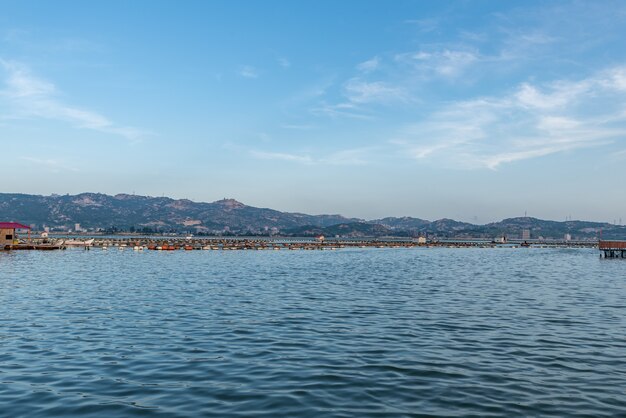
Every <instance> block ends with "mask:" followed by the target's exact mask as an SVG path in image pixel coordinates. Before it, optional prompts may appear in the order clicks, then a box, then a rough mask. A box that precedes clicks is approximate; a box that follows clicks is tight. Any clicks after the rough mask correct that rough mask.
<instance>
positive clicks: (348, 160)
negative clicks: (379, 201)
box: [248, 147, 373, 166]
mask: <svg viewBox="0 0 626 418" xmlns="http://www.w3.org/2000/svg"><path fill="white" fill-rule="evenodd" d="M372 150H373V149H372V148H368V147H364V148H354V149H346V150H340V151H336V152H333V153H330V154H328V155H324V156H320V157H313V156H311V155H310V154H293V153H284V152H267V151H259V150H249V151H248V152H249V153H250V155H251V156H252V157H253V158H256V159H260V160H273V161H283V162H290V163H297V164H303V165H334V166H346V165H348V166H355V165H366V164H368V163H369V161H368V159H367V155H368V154H369V153H371V152H372Z"/></svg>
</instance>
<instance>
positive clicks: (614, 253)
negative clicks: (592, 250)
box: [598, 241, 626, 258]
mask: <svg viewBox="0 0 626 418" xmlns="http://www.w3.org/2000/svg"><path fill="white" fill-rule="evenodd" d="M598 249H599V250H600V251H602V253H603V255H604V258H626V241H598Z"/></svg>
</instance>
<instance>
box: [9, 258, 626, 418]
mask: <svg viewBox="0 0 626 418" xmlns="http://www.w3.org/2000/svg"><path fill="white" fill-rule="evenodd" d="M0 416H1V417H11V418H14V417H29V418H30V417H72V416H80V417H85V416H93V417H132V416H148V417H149V416H163V417H191V416H219V417H229V416H266V417H278V416H289V417H369V416H372V417H386V416H389V417H400V416H481V417H483V416H507V417H510V416H559V417H562V416H593V417H598V416H626V260H600V259H599V258H598V253H597V251H593V250H578V249H533V248H531V249H345V250H340V251H273V252H272V251H228V252H218V251H186V252H185V251H178V252H167V253H164V252H142V253H138V252H133V251H132V250H125V251H119V250H109V251H102V250H97V249H94V250H91V251H83V250H68V251H62V252H61V251H59V252H37V251H23V252H11V253H8V252H4V253H3V252H0Z"/></svg>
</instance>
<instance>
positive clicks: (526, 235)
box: [522, 229, 530, 241]
mask: <svg viewBox="0 0 626 418" xmlns="http://www.w3.org/2000/svg"><path fill="white" fill-rule="evenodd" d="M522 239H523V240H524V241H526V240H529V239H530V229H523V230H522Z"/></svg>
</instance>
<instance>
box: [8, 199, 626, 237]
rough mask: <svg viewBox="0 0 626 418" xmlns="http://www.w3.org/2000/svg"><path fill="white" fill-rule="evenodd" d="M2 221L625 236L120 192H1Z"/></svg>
mask: <svg viewBox="0 0 626 418" xmlns="http://www.w3.org/2000/svg"><path fill="white" fill-rule="evenodd" d="M0 218H1V219H0V220H2V221H20V222H22V223H25V224H29V225H31V224H32V225H34V226H35V229H43V228H44V227H46V226H47V227H49V228H51V229H53V230H58V231H70V230H73V229H75V226H76V224H80V228H82V229H84V230H90V231H97V230H107V231H112V232H115V231H132V232H145V233H151V232H186V233H195V234H237V235H246V234H268V235H272V234H273V235H276V234H284V235H329V236H335V235H339V236H346V237H359V236H374V237H376V236H402V237H407V236H418V235H419V236H431V237H460V238H464V237H465V238H470V237H477V238H478V237H497V236H503V235H504V236H509V237H511V238H520V237H521V236H522V232H523V231H525V230H526V231H527V232H528V233H529V234H530V237H531V238H540V237H543V238H563V237H564V236H565V235H566V234H569V235H570V236H571V237H572V238H573V239H594V238H597V237H599V236H600V234H603V235H602V236H603V237H605V238H618V239H619V238H622V239H624V238H626V227H623V226H618V225H613V224H609V223H603V222H591V221H564V222H559V221H551V220H542V219H538V218H533V217H516V218H506V219H503V220H502V221H499V222H491V223H487V224H484V225H476V224H471V223H467V222H460V221H456V220H454V219H448V218H442V219H437V220H434V221H429V220H426V219H421V218H416V217H411V216H403V217H386V218H380V219H373V220H364V219H360V218H348V217H345V216H342V215H338V214H324V215H308V214H305V213H298V212H281V211H278V210H274V209H270V208H258V207H254V206H249V205H246V204H244V203H242V202H239V201H237V200H236V199H226V198H224V199H221V200H217V201H214V202H195V201H192V200H189V199H173V198H170V197H165V196H162V197H152V196H142V195H131V194H125V193H119V194H116V195H107V194H103V193H90V192H86V193H79V194H76V195H69V194H66V195H57V194H52V195H49V196H44V195H31V194H24V193H0Z"/></svg>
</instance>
